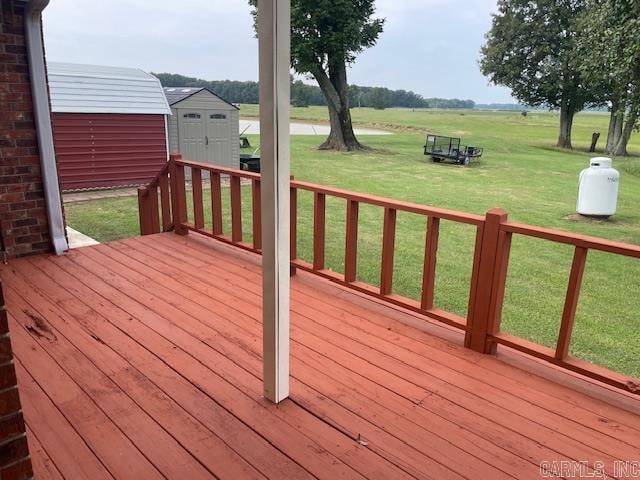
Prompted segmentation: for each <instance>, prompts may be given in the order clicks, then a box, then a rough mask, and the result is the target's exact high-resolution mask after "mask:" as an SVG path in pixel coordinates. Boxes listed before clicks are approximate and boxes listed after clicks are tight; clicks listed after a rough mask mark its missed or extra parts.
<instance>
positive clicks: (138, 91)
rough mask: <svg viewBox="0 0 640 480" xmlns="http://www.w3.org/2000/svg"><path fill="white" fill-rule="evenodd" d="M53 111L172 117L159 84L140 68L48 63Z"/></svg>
mask: <svg viewBox="0 0 640 480" xmlns="http://www.w3.org/2000/svg"><path fill="white" fill-rule="evenodd" d="M47 70H48V76H49V89H50V92H51V110H52V111H53V112H66V113H145V114H160V115H171V109H170V108H169V104H168V103H167V99H166V97H165V95H164V91H163V90H162V86H161V85H160V81H159V80H158V79H157V78H156V77H154V76H153V75H150V74H148V73H146V72H143V71H142V70H139V69H137V68H122V67H102V66H98V65H78V64H74V63H57V62H48V63H47Z"/></svg>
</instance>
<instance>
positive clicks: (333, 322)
mask: <svg viewBox="0 0 640 480" xmlns="http://www.w3.org/2000/svg"><path fill="white" fill-rule="evenodd" d="M258 261H259V259H258V258H257V257H254V256H252V255H250V254H245V253H238V252H236V251H234V250H232V249H231V248H230V247H226V246H221V245H219V244H217V243H216V242H214V241H212V240H206V239H204V238H200V237H199V236H198V235H193V234H192V235H190V236H188V237H181V236H178V235H175V234H172V233H168V234H159V235H153V236H148V237H144V238H137V239H131V240H126V241H121V242H115V243H111V244H107V245H99V246H96V247H87V248H83V249H80V250H75V251H72V252H71V253H69V254H67V255H66V256H64V257H34V258H29V259H23V260H17V261H12V262H10V264H9V265H8V266H6V267H0V268H2V270H1V275H2V279H3V281H4V284H5V290H6V291H5V294H6V297H7V302H8V309H9V313H10V327H11V337H12V341H13V344H14V345H13V347H14V353H15V356H16V368H17V370H18V372H17V373H18V379H19V382H20V383H19V385H20V391H21V398H22V402H23V408H24V412H25V418H26V423H27V426H28V435H29V443H30V449H31V454H32V458H33V461H34V468H35V471H36V474H37V477H36V478H38V479H47V478H52V479H58V478H68V479H92V480H97V479H102V478H119V479H132V478H135V479H152V478H172V479H190V480H195V479H201V478H219V479H233V480H237V479H241V478H272V479H298V478H314V477H315V478H327V479H332V480H334V479H340V478H359V479H363V478H367V479H372V480H373V479H376V480H377V479H409V478H418V479H422V478H430V479H453V478H458V479H460V478H466V479H501V478H517V479H524V478H540V467H539V466H540V463H541V462H553V461H561V460H570V461H574V462H588V467H587V469H588V473H591V474H595V473H597V472H598V469H601V468H604V469H605V470H606V472H607V473H608V474H609V475H611V476H613V475H614V474H615V473H619V472H620V470H616V462H617V461H619V460H623V461H639V460H640V454H639V448H638V445H639V444H640V416H639V415H638V414H637V413H638V405H637V404H636V405H635V406H634V403H633V402H636V400H632V399H630V398H627V397H624V396H621V398H622V400H625V399H626V408H627V409H623V408H620V405H614V404H613V403H611V402H613V401H615V400H616V398H614V397H615V395H614V394H611V395H610V397H611V398H610V400H608V401H607V402H605V401H603V400H602V399H596V398H594V397H592V396H590V395H587V394H585V393H584V392H578V391H576V390H573V389H571V388H569V387H567V386H563V385H560V384H558V383H554V382H552V381H550V380H548V379H544V378H542V377H540V376H537V375H534V374H532V373H529V372H527V371H525V370H522V369H520V368H517V367H515V366H513V365H511V364H507V363H505V362H503V361H501V360H500V359H499V358H496V357H494V356H483V355H481V354H478V353H476V352H473V351H471V350H468V349H464V348H463V347H462V346H461V345H459V343H456V342H455V341H450V340H446V339H443V338H440V337H437V336H434V335H433V334H430V333H428V332H425V331H423V330H421V329H417V328H414V327H413V326H411V325H409V324H408V323H406V322H410V321H413V322H415V321H416V316H415V315H412V314H410V313H407V312H401V311H398V310H397V309H391V308H386V307H381V306H380V305H379V304H378V303H377V302H375V301H373V300H369V299H366V298H363V297H361V296H359V295H358V294H354V293H350V292H347V291H346V290H343V289H342V288H341V287H336V286H332V285H330V284H329V283H328V282H326V281H325V280H321V279H317V278H315V277H314V278H312V277H310V276H309V275H307V274H304V273H301V274H300V275H299V276H297V277H295V278H294V280H293V282H292V288H293V292H292V331H291V336H292V358H291V364H292V365H291V371H292V376H293V378H292V383H291V389H292V393H291V399H290V400H287V401H285V402H284V403H283V404H281V405H280V406H277V407H276V406H273V405H270V404H268V403H267V402H265V401H264V400H262V397H261V395H262V384H261V371H262V370H261V369H262V363H261V345H262V344H261V324H260V323H261V321H260V319H261V312H260V305H261V299H260V270H259V264H258ZM405 320H406V322H405ZM596 390H597V389H596V387H593V391H594V392H595V391H596ZM603 391H604V389H603ZM605 395H608V394H605ZM607 398H609V397H607ZM634 408H635V412H634V411H633V410H634Z"/></svg>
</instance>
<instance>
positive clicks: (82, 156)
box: [53, 113, 167, 190]
mask: <svg viewBox="0 0 640 480" xmlns="http://www.w3.org/2000/svg"><path fill="white" fill-rule="evenodd" d="M53 136H54V142H55V147H56V156H57V159H58V175H59V176H60V184H61V187H62V190H74V189H82V188H104V187H117V186H123V185H140V184H143V183H147V182H148V181H149V180H151V179H152V178H153V177H154V176H155V175H156V174H157V173H158V170H159V169H160V168H161V167H162V165H163V164H164V163H165V162H166V161H167V143H166V133H165V122H164V116H163V115H123V114H111V113H109V114H104V113H101V114H85V113H54V114H53Z"/></svg>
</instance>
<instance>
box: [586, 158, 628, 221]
mask: <svg viewBox="0 0 640 480" xmlns="http://www.w3.org/2000/svg"><path fill="white" fill-rule="evenodd" d="M611 163H612V162H611V159H610V158H607V157H597V158H592V159H591V162H590V166H589V168H586V169H584V170H583V171H582V172H580V182H579V187H578V205H577V211H578V213H579V214H580V215H586V216H589V217H605V218H606V217H610V216H611V215H613V214H615V213H616V208H617V206H618V185H619V184H620V173H619V172H618V171H617V170H616V169H615V168H612V167H611Z"/></svg>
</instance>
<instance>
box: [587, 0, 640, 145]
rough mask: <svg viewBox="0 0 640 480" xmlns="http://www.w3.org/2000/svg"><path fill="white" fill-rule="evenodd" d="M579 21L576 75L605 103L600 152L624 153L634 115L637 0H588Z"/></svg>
mask: <svg viewBox="0 0 640 480" xmlns="http://www.w3.org/2000/svg"><path fill="white" fill-rule="evenodd" d="M588 7H589V8H588V10H587V11H586V12H585V14H584V15H583V16H582V19H581V22H580V35H579V37H578V47H579V50H578V54H579V56H580V59H581V60H580V61H581V65H580V68H581V71H582V76H583V78H584V79H585V81H586V82H588V83H589V84H591V85H594V86H595V88H596V89H597V91H598V92H600V95H601V98H602V100H604V101H606V102H607V103H608V104H609V105H610V108H611V119H610V121H609V132H608V136H607V146H606V153H608V154H610V155H622V156H626V155H627V145H628V143H629V139H630V138H631V134H632V133H633V131H634V130H637V129H638V126H639V120H640V2H639V1H638V0H588Z"/></svg>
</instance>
